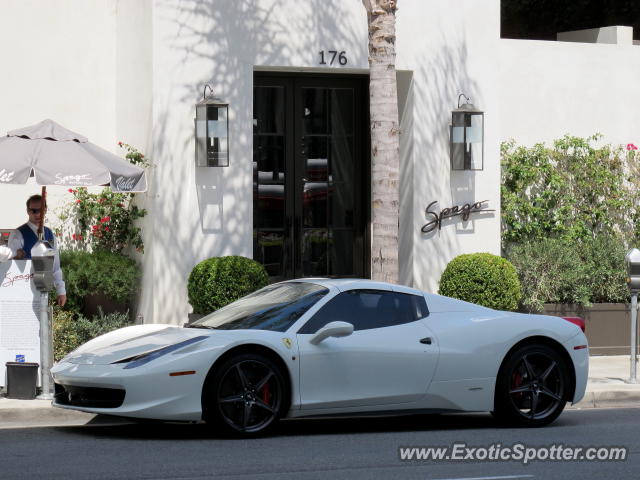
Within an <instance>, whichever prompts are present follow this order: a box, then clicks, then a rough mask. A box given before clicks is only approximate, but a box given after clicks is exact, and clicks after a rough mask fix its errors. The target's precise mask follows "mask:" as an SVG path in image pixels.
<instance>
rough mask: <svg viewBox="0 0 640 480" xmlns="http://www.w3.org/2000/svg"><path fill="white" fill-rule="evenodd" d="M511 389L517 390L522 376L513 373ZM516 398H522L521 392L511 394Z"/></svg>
mask: <svg viewBox="0 0 640 480" xmlns="http://www.w3.org/2000/svg"><path fill="white" fill-rule="evenodd" d="M511 385H512V387H511V389H512V390H514V389H516V388H518V387H519V386H520V385H522V375H520V374H519V373H517V372H513V376H512V378H511ZM513 395H514V396H515V397H516V398H521V397H522V392H518V393H514V394H513Z"/></svg>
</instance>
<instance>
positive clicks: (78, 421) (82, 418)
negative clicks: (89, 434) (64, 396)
mask: <svg viewBox="0 0 640 480" xmlns="http://www.w3.org/2000/svg"><path fill="white" fill-rule="evenodd" d="M95 417H96V415H94V414H92V413H85V412H78V411H73V410H64V409H61V408H53V407H35V408H19V407H18V408H3V409H0V429H2V428H18V427H44V426H48V427H51V426H82V425H86V424H88V423H90V422H91V421H92V420H94V418H95Z"/></svg>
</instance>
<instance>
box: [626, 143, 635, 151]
mask: <svg viewBox="0 0 640 480" xmlns="http://www.w3.org/2000/svg"><path fill="white" fill-rule="evenodd" d="M637 149H638V147H636V146H635V145H634V144H633V143H627V150H637Z"/></svg>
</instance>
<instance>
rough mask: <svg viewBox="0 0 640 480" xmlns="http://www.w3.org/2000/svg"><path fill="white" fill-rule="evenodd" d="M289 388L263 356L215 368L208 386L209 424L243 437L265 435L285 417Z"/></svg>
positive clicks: (248, 355) (241, 358) (238, 359)
mask: <svg viewBox="0 0 640 480" xmlns="http://www.w3.org/2000/svg"><path fill="white" fill-rule="evenodd" d="M286 391H287V389H286V384H285V381H284V377H283V375H282V372H281V371H280V368H279V367H278V366H277V365H276V364H275V363H273V362H272V361H271V360H270V359H269V358H267V357H265V356H263V355H259V354H251V353H246V354H240V355H237V356H234V357H231V358H229V359H227V360H226V361H225V362H224V363H222V364H221V365H220V366H217V365H216V366H215V367H214V370H213V371H212V372H211V373H210V374H209V378H207V381H206V382H205V386H204V392H203V405H202V406H203V413H204V419H205V421H206V422H207V423H211V424H214V425H215V426H218V427H220V428H222V429H223V430H224V431H226V432H227V433H231V434H235V435H240V436H254V435H259V434H263V433H264V432H266V431H267V430H268V429H269V428H271V427H273V425H274V424H275V423H277V421H278V420H279V419H280V417H281V416H282V414H283V410H284V406H285V404H286V401H285V398H286V397H285V395H286Z"/></svg>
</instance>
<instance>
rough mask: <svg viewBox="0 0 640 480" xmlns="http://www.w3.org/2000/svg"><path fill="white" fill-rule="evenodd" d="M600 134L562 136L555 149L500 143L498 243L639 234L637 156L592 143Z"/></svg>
mask: <svg viewBox="0 0 640 480" xmlns="http://www.w3.org/2000/svg"><path fill="white" fill-rule="evenodd" d="M600 139H601V136H600V135H593V136H591V137H588V138H578V137H572V136H565V137H564V138H561V139H559V140H556V141H555V142H554V144H553V148H549V147H547V146H545V145H544V144H536V145H534V146H533V147H531V148H527V147H523V146H516V144H515V143H514V142H513V141H511V142H506V143H503V144H502V147H501V159H502V160H501V163H502V186H501V197H502V199H501V202H502V244H503V248H507V247H508V246H509V245H510V244H518V243H523V242H525V241H531V240H536V239H541V238H546V237H559V238H563V239H569V240H580V239H587V238H593V237H594V236H596V235H597V234H599V233H607V234H615V235H620V236H621V237H623V238H626V239H629V240H631V239H636V238H638V233H639V232H640V230H638V227H640V224H638V222H637V220H638V219H639V212H640V209H639V208H638V205H639V204H640V202H639V199H640V196H639V192H638V188H637V187H638V180H637V178H638V177H637V175H635V174H634V172H636V173H637V168H638V157H637V155H636V154H635V153H634V152H627V153H626V154H625V152H624V149H623V148H622V147H612V146H610V145H605V146H601V147H596V146H595V143H596V142H597V141H598V140H600Z"/></svg>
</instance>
